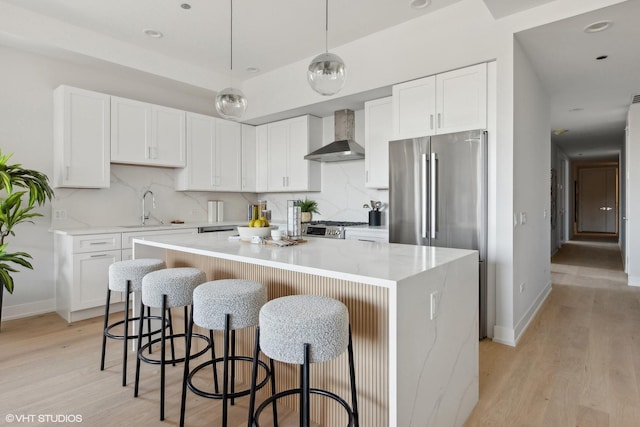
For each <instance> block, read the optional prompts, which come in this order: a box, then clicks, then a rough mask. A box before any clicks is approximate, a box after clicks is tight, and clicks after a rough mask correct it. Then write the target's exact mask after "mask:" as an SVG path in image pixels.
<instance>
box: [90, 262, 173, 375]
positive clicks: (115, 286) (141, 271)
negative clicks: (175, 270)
mask: <svg viewBox="0 0 640 427" xmlns="http://www.w3.org/2000/svg"><path fill="white" fill-rule="evenodd" d="M165 267H166V266H165V263H164V261H163V260H161V259H154V258H149V259H134V260H127V261H118V262H114V263H113V264H111V265H110V266H109V283H108V287H107V299H106V303H105V308H104V328H103V330H102V355H101V358H100V370H101V371H104V359H105V352H106V346H107V338H111V339H116V340H123V342H124V346H123V347H124V350H123V356H122V386H123V387H124V386H125V385H127V354H128V349H127V343H128V341H129V340H132V339H136V338H138V335H137V334H136V335H129V322H131V321H135V320H140V324H141V325H142V322H143V321H144V320H147V321H148V330H147V333H145V334H143V335H142V336H143V337H148V338H149V341H151V335H154V334H157V333H159V332H160V329H157V330H155V331H152V330H151V319H152V317H151V316H150V315H149V311H147V316H144V311H142V310H140V315H139V316H137V317H129V297H130V295H131V293H132V292H140V291H141V290H142V278H143V277H144V276H145V275H147V274H148V273H151V272H153V271H156V270H161V269H163V268H165ZM112 291H115V292H124V294H125V299H124V320H120V321H118V322H115V323H113V324H111V325H109V305H110V304H111V292H112ZM155 318H159V317H157V316H156V317H155ZM119 325H124V332H123V333H122V335H120V334H116V333H113V332H111V330H112V329H113V328H114V327H117V326H119ZM166 326H167V325H166V324H163V325H162V326H161V327H166Z"/></svg>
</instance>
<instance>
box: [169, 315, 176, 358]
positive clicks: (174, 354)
mask: <svg viewBox="0 0 640 427" xmlns="http://www.w3.org/2000/svg"><path fill="white" fill-rule="evenodd" d="M167 310H168V311H169V313H168V314H169V339H170V340H171V360H172V361H173V362H172V363H171V364H172V365H173V366H176V362H175V360H176V351H175V349H174V346H173V317H172V316H171V309H170V308H169V309H167Z"/></svg>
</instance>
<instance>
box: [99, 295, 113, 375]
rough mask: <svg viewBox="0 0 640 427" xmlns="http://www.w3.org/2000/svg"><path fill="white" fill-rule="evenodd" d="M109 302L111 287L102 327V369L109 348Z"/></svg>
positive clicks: (102, 368) (101, 368) (102, 369)
mask: <svg viewBox="0 0 640 427" xmlns="http://www.w3.org/2000/svg"><path fill="white" fill-rule="evenodd" d="M109 304H111V289H109V288H107V302H106V305H105V307H104V328H102V355H101V356H100V370H101V371H104V355H105V351H106V349H107V327H108V326H109Z"/></svg>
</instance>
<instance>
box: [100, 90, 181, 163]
mask: <svg viewBox="0 0 640 427" xmlns="http://www.w3.org/2000/svg"><path fill="white" fill-rule="evenodd" d="M185 114H186V113H185V112H184V111H182V110H177V109H174V108H169V107H162V106H160V105H154V104H149V103H146V102H140V101H135V100H132V99H126V98H119V97H115V96H112V97H111V162H113V163H129V164H139V165H149V166H166V167H184V166H185V134H186V132H185Z"/></svg>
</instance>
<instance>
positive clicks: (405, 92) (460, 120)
mask: <svg viewBox="0 0 640 427" xmlns="http://www.w3.org/2000/svg"><path fill="white" fill-rule="evenodd" d="M392 110H393V138H394V139H402V138H415V137H420V136H428V135H435V134H444V133H452V132H459V131H465V130H472V129H484V128H486V127H487V65H486V64H478V65H474V66H471V67H466V68H461V69H458V70H453V71H449V72H447V73H442V74H437V75H435V76H429V77H425V78H422V79H418V80H412V81H409V82H406V83H401V84H398V85H395V86H393V100H392Z"/></svg>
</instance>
